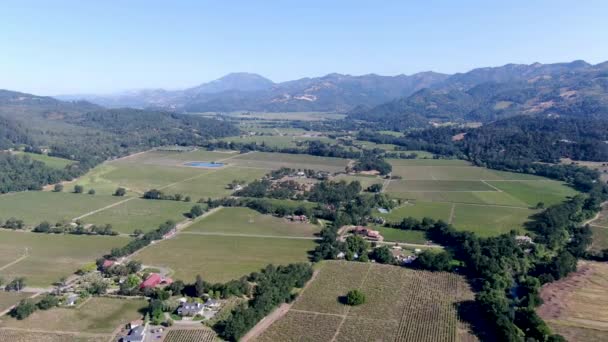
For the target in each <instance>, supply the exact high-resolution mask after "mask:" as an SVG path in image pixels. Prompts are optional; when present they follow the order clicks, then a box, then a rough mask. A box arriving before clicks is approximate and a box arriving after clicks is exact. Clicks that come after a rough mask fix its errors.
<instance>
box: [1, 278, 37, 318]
mask: <svg viewBox="0 0 608 342" xmlns="http://www.w3.org/2000/svg"><path fill="white" fill-rule="evenodd" d="M5 280H6V279H5ZM32 295H33V293H29V292H7V291H2V290H0V312H2V311H4V310H6V309H8V308H10V307H11V306H13V305H15V304H17V303H19V301H20V300H22V299H24V298H27V297H30V296H32Z"/></svg>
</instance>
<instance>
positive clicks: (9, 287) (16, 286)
mask: <svg viewBox="0 0 608 342" xmlns="http://www.w3.org/2000/svg"><path fill="white" fill-rule="evenodd" d="M25 286H26V284H25V277H18V278H15V279H13V280H11V282H10V283H8V284H6V286H5V287H4V290H5V291H21V290H23V288H24V287H25Z"/></svg>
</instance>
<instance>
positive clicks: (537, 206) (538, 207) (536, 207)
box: [534, 202, 545, 209]
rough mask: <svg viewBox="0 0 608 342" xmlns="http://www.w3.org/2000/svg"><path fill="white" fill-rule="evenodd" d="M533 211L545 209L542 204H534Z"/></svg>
mask: <svg viewBox="0 0 608 342" xmlns="http://www.w3.org/2000/svg"><path fill="white" fill-rule="evenodd" d="M534 209H545V203H544V202H538V203H536V206H535V207H534Z"/></svg>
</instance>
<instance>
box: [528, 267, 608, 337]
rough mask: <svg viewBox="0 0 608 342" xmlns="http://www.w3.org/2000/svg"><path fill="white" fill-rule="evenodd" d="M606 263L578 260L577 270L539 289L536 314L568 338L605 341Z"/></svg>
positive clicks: (607, 322) (607, 326)
mask: <svg viewBox="0 0 608 342" xmlns="http://www.w3.org/2000/svg"><path fill="white" fill-rule="evenodd" d="M607 282H608V264H606V263H599V262H587V261H581V262H579V267H578V271H577V272H575V273H572V274H570V275H569V276H568V277H566V278H564V279H561V280H559V281H556V282H553V283H550V284H547V285H545V286H543V287H542V289H541V298H543V300H544V303H543V304H542V305H541V306H540V307H539V308H538V314H539V315H540V316H541V317H542V318H543V319H544V320H545V321H546V322H547V323H548V324H549V327H551V329H553V331H555V332H556V333H559V334H561V335H563V336H564V337H565V338H566V339H567V340H568V341H573V342H577V341H581V342H583V341H584V342H595V341H598V342H599V341H606V340H608V310H606V308H607V307H608V288H606V283H607Z"/></svg>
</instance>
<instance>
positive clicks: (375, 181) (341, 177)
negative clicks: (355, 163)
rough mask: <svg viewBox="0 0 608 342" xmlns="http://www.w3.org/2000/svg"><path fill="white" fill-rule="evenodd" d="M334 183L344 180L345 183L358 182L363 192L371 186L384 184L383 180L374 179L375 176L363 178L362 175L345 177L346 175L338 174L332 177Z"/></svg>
mask: <svg viewBox="0 0 608 342" xmlns="http://www.w3.org/2000/svg"><path fill="white" fill-rule="evenodd" d="M332 180H334V181H337V182H338V181H341V180H344V181H346V182H354V181H358V182H359V183H361V187H362V188H363V190H365V189H366V188H367V187H369V186H370V185H372V184H382V183H383V182H384V180H383V179H381V178H379V177H376V176H364V175H358V176H352V175H346V174H339V175H337V176H335V177H333V179H332Z"/></svg>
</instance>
